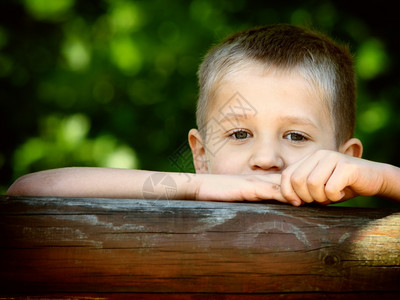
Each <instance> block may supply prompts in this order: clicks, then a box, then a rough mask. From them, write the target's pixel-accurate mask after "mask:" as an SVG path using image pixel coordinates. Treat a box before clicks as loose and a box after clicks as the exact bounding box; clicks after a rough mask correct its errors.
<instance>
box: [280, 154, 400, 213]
mask: <svg viewBox="0 0 400 300" xmlns="http://www.w3.org/2000/svg"><path fill="white" fill-rule="evenodd" d="M399 182H400V169H399V168H397V167H395V166H391V165H388V164H384V163H378V162H373V161H368V160H365V159H361V158H357V157H352V156H349V155H346V154H342V153H338V152H336V151H328V150H320V151H317V152H315V153H314V154H312V155H310V156H308V157H306V158H304V159H303V160H301V161H299V162H297V163H295V164H293V165H291V166H289V167H288V168H287V169H286V170H285V171H284V172H283V173H282V183H281V191H282V194H283V196H284V197H285V199H286V200H287V201H288V202H290V203H292V204H293V205H300V204H301V203H302V202H308V203H310V202H313V201H316V202H319V203H322V204H329V203H332V202H339V201H344V200H348V199H350V198H353V197H355V196H375V195H377V196H383V197H386V198H391V199H393V200H397V201H400V184H399Z"/></svg>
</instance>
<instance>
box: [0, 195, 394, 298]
mask: <svg viewBox="0 0 400 300" xmlns="http://www.w3.org/2000/svg"><path fill="white" fill-rule="evenodd" d="M0 214H1V217H0V226H1V230H0V295H2V296H15V295H20V296H21V295H25V296H26V295H29V296H31V297H33V298H34V297H35V296H37V297H39V296H40V295H41V296H40V298H46V297H47V298H49V299H50V298H57V297H58V298H60V299H64V298H71V297H72V296H73V297H78V298H79V297H81V298H84V299H105V298H114V299H117V298H120V297H121V298H123V297H124V296H126V295H135V299H141V298H146V299H148V298H152V297H155V298H158V299H163V297H167V296H168V297H169V298H172V299H187V298H193V299H201V298H202V297H207V298H210V297H214V296H215V295H217V296H221V295H224V297H227V296H229V298H233V299H235V297H238V298H240V299H242V298H243V297H244V296H247V298H249V299H260V298H262V299H273V298H266V297H275V296H277V295H279V296H280V297H285V298H287V299H303V298H315V299H323V297H322V295H325V296H327V295H328V296H329V299H338V298H341V297H342V296H346V298H347V299H356V298H357V297H360V296H363V297H364V298H365V297H366V295H369V296H371V297H376V296H377V295H379V298H381V299H382V298H386V297H387V298H392V297H393V298H394V297H399V295H400V211H399V210H393V209H387V210H382V209H381V210H374V209H366V208H365V209H361V208H358V209H356V208H339V207H300V208H296V207H291V206H288V205H280V204H263V203H258V204H255V203H219V202H196V201H166V200H165V201H164V200H130V199H92V198H90V199H75V198H64V199H62V198H34V197H25V198H23V197H1V199H0ZM46 295H47V296H46ZM213 295H214V296H213ZM73 297H72V298H73ZM321 297H322V298H321Z"/></svg>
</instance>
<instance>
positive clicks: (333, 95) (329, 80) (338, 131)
mask: <svg viewBox="0 0 400 300" xmlns="http://www.w3.org/2000/svg"><path fill="white" fill-rule="evenodd" d="M254 62H255V63H258V64H260V65H262V66H264V67H265V68H275V69H277V70H281V71H293V70H296V71H299V72H300V74H301V75H302V76H303V77H304V78H306V80H307V81H308V82H310V83H311V84H312V85H314V86H315V87H316V88H318V89H319V91H320V92H321V93H322V95H324V99H323V100H324V101H326V102H327V104H328V108H329V113H330V114H331V116H332V120H333V124H334V130H335V138H336V142H337V145H341V144H343V143H344V142H345V141H347V140H348V139H350V138H351V137H352V136H353V134H354V127H355V114H356V112H355V111H356V104H355V103H356V81H355V73H354V67H353V58H352V55H351V54H350V51H349V49H348V47H347V46H345V45H339V44H337V43H335V42H334V41H333V40H332V39H330V38H329V37H327V36H326V35H324V34H321V33H319V32H316V31H312V30H310V29H306V28H302V27H298V26H294V25H285V24H282V25H270V26H264V27H258V28H253V29H249V30H245V31H241V32H238V33H235V34H233V35H231V36H229V37H228V38H226V39H225V40H223V41H222V43H220V44H219V45H216V46H214V47H213V48H211V50H210V51H209V52H208V53H207V55H206V56H205V58H204V60H203V62H202V64H201V65H200V68H199V71H198V78H199V88H200V91H199V99H198V103H197V112H196V119H197V126H198V128H199V130H200V132H201V133H202V134H204V132H202V128H205V126H206V123H207V115H208V111H209V109H210V107H211V103H212V101H213V98H214V94H215V91H216V89H217V87H218V85H219V84H220V83H221V81H222V80H223V79H224V78H225V77H226V76H227V75H228V74H230V73H233V72H235V71H237V70H240V69H242V68H244V67H245V66H246V65H247V64H249V63H254Z"/></svg>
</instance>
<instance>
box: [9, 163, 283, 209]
mask: <svg viewBox="0 0 400 300" xmlns="http://www.w3.org/2000/svg"><path fill="white" fill-rule="evenodd" d="M279 183H280V176H279V175H265V176H250V175H249V176H247V175H214V174H191V173H172V172H171V173H166V172H153V171H143V170H130V169H112V168H62V169H53V170H47V171H41V172H37V173H32V174H28V175H25V176H22V177H21V178H19V179H18V180H17V181H16V182H15V183H14V184H13V185H11V187H10V188H9V189H8V191H7V194H8V195H18V196H53V197H54V196H55V197H103V198H139V199H140V198H153V199H154V198H156V199H177V200H179V199H187V200H191V199H193V200H211V201H242V200H248V201H260V200H267V199H275V200H278V201H282V202H286V201H285V199H284V198H283V196H282V195H281V193H280V187H279Z"/></svg>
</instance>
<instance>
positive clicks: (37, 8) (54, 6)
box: [24, 0, 75, 21]
mask: <svg viewBox="0 0 400 300" xmlns="http://www.w3.org/2000/svg"><path fill="white" fill-rule="evenodd" d="M24 2H25V7H26V9H27V11H28V12H29V13H30V14H31V15H32V16H34V17H35V18H36V19H38V20H50V21H59V20H60V19H62V18H63V17H65V15H66V14H67V13H68V12H69V11H70V9H71V8H72V6H73V5H74V3H75V1H74V0H56V1H54V0H25V1H24Z"/></svg>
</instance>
